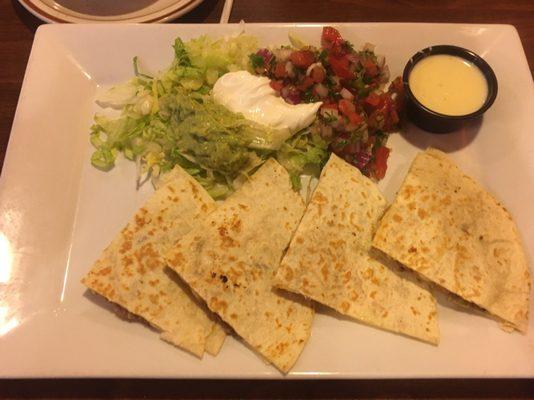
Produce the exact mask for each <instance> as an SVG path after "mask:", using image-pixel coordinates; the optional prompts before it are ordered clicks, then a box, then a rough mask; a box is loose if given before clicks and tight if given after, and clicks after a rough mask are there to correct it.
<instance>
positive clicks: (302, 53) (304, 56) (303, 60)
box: [289, 50, 315, 68]
mask: <svg viewBox="0 0 534 400" xmlns="http://www.w3.org/2000/svg"><path fill="white" fill-rule="evenodd" d="M289 60H290V61H291V62H292V63H293V64H294V65H295V66H296V67H298V68H308V67H309V66H310V65H312V64H313V63H314V62H315V55H314V54H313V53H312V52H311V51H309V50H298V51H294V52H293V53H291V54H290V55H289Z"/></svg>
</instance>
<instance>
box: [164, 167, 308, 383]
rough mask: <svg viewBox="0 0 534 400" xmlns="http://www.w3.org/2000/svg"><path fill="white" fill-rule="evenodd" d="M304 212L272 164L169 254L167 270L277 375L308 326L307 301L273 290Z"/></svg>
mask: <svg viewBox="0 0 534 400" xmlns="http://www.w3.org/2000/svg"><path fill="white" fill-rule="evenodd" d="M303 213H304V203H303V201H302V200H301V198H300V197H299V195H298V194H297V193H295V192H294V191H293V190H292V188H291V183H290V179H289V175H288V173H287V171H286V170H285V169H284V168H283V167H282V166H280V164H278V163H277V162H276V161H275V160H274V159H270V160H268V161H267V162H266V163H265V164H264V165H263V166H262V167H261V168H260V169H259V170H258V171H257V172H256V173H255V174H254V175H253V176H252V177H251V179H250V180H249V181H248V182H246V183H245V184H244V185H243V187H242V188H241V189H239V190H238V191H237V192H236V193H234V194H233V195H232V196H231V197H230V198H228V199H227V200H226V201H225V202H224V203H223V204H222V205H221V206H219V207H218V208H217V210H216V211H214V212H213V213H211V214H210V215H209V216H208V217H207V219H206V220H205V223H204V224H203V226H199V227H197V228H196V229H194V230H193V231H191V232H190V233H188V234H187V235H186V236H184V237H183V238H182V239H181V240H179V241H178V242H177V243H176V244H175V245H174V246H173V248H172V249H171V250H170V251H169V253H168V254H167V261H168V264H169V267H170V268H172V269H174V270H175V271H176V272H177V273H178V274H179V275H180V276H181V277H182V279H183V280H184V281H185V282H187V283H188V284H189V285H190V286H191V288H192V289H193V290H194V291H195V292H196V293H197V294H198V295H199V296H200V297H201V298H202V299H204V300H205V301H206V303H207V305H208V307H209V308H210V309H211V310H212V311H213V312H215V313H217V314H218V315H219V316H220V317H221V318H222V319H223V320H224V321H225V322H227V323H228V324H229V325H230V326H231V327H232V328H233V329H234V330H235V332H236V333H237V334H238V335H239V336H240V337H241V338H243V340H244V341H245V342H246V343H248V345H249V346H250V347H251V348H253V349H254V350H256V351H257V352H258V353H259V354H261V355H262V356H263V357H264V358H265V359H266V360H268V361H269V362H271V363H272V364H273V365H275V366H276V367H277V368H278V369H280V370H281V371H282V372H287V371H289V369H290V368H291V367H292V366H293V364H294V363H295V361H296V360H297V358H298V356H299V355H300V353H301V351H302V349H303V348H304V345H305V344H306V341H307V340H308V337H309V335H310V330H311V324H312V320H313V309H312V308H311V305H310V303H309V302H307V301H305V300H304V299H299V298H298V297H296V296H293V295H287V294H286V293H281V292H279V291H278V290H276V289H274V288H273V277H274V273H275V271H276V269H277V268H278V265H279V263H280V259H281V258H282V254H283V252H284V250H285V249H286V247H287V245H288V244H289V241H290V239H291V235H292V234H293V232H294V231H295V229H296V227H297V225H298V223H299V221H300V218H301V217H302V214H303Z"/></svg>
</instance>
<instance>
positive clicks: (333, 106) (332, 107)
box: [321, 102, 338, 110]
mask: <svg viewBox="0 0 534 400" xmlns="http://www.w3.org/2000/svg"><path fill="white" fill-rule="evenodd" d="M323 108H326V109H330V110H337V109H338V107H337V103H331V102H325V103H323V104H322V106H321V109H323Z"/></svg>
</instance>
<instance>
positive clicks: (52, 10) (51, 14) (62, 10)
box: [19, 0, 203, 23]
mask: <svg viewBox="0 0 534 400" xmlns="http://www.w3.org/2000/svg"><path fill="white" fill-rule="evenodd" d="M202 1H203V0H128V1H121V0H119V1H117V0H19V2H20V3H21V4H22V5H23V6H24V7H25V8H26V9H27V10H28V11H29V12H31V13H32V14H33V15H35V16H36V17H38V18H40V19H42V20H43V21H46V22H72V23H91V22H129V23H133V22H166V21H169V20H172V19H174V18H177V17H180V16H182V15H184V14H185V13H187V12H189V11H191V10H192V9H193V8H195V7H197V6H198V5H199V4H200V3H202Z"/></svg>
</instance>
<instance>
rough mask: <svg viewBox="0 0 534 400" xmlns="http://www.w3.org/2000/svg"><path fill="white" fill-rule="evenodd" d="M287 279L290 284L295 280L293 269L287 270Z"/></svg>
mask: <svg viewBox="0 0 534 400" xmlns="http://www.w3.org/2000/svg"><path fill="white" fill-rule="evenodd" d="M285 279H286V281H288V282H290V281H292V280H293V270H292V269H291V268H289V267H288V268H287V269H286V276H285Z"/></svg>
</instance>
